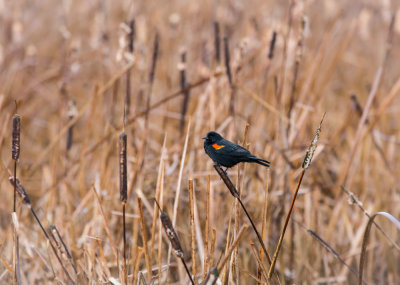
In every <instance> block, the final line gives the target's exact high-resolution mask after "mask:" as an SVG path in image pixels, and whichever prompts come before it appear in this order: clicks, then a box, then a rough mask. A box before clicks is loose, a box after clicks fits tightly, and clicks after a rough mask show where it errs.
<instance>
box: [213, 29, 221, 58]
mask: <svg viewBox="0 0 400 285" xmlns="http://www.w3.org/2000/svg"><path fill="white" fill-rule="evenodd" d="M214 45H215V47H214V48H215V61H216V62H217V64H219V62H220V60H221V52H220V50H221V48H220V46H221V44H220V35H219V23H218V22H214Z"/></svg>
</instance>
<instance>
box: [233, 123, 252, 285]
mask: <svg viewBox="0 0 400 285" xmlns="http://www.w3.org/2000/svg"><path fill="white" fill-rule="evenodd" d="M249 127H250V125H249V124H248V123H246V126H245V128H244V132H243V138H242V146H243V147H245V148H248V147H249V146H248V145H246V137H247V133H248V131H249ZM245 165H246V164H244V163H242V164H240V165H239V166H238V168H237V171H238V175H237V184H236V185H237V190H238V192H239V197H240V198H242V197H241V196H242V194H241V189H242V187H243V184H242V181H244V168H245ZM240 172H242V173H243V174H242V175H243V177H241V175H240ZM239 226H240V207H239V205H238V203H237V201H236V200H235V225H234V231H233V236H234V237H236V236H237V234H238V232H239ZM238 251H239V250H238V248H236V249H235V250H234V251H233V262H232V272H233V274H235V275H236V276H235V278H236V282H240V279H239V278H240V277H239V265H238V263H239V262H238Z"/></svg>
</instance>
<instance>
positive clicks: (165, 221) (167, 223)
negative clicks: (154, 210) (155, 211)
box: [160, 212, 184, 258]
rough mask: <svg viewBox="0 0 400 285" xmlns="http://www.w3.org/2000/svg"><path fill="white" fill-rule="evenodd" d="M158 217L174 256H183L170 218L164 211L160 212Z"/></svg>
mask: <svg viewBox="0 0 400 285" xmlns="http://www.w3.org/2000/svg"><path fill="white" fill-rule="evenodd" d="M160 219H161V223H162V225H163V227H164V230H165V232H166V234H167V236H168V239H169V241H170V242H171V245H172V248H173V249H174V251H175V254H176V256H178V257H179V258H183V256H184V253H183V249H182V246H181V243H180V242H179V238H178V235H177V234H176V232H175V229H174V226H173V225H172V221H171V219H170V218H169V216H168V214H167V213H165V212H163V213H161V215H160Z"/></svg>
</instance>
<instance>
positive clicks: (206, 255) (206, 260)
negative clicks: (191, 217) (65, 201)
mask: <svg viewBox="0 0 400 285" xmlns="http://www.w3.org/2000/svg"><path fill="white" fill-rule="evenodd" d="M210 188H211V177H210V175H207V194H206V220H205V223H204V266H203V280H204V279H205V278H206V276H207V272H208V269H209V268H211V267H210V264H209V262H210V252H209V249H208V244H209V243H208V239H209V232H210V191H211V189H210Z"/></svg>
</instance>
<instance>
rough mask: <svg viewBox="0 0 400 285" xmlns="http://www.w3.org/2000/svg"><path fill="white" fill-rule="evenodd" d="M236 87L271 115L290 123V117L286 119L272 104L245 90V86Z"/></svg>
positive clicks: (236, 85) (237, 85) (238, 85)
mask: <svg viewBox="0 0 400 285" xmlns="http://www.w3.org/2000/svg"><path fill="white" fill-rule="evenodd" d="M235 87H236V88H238V89H239V90H240V91H242V92H243V93H245V94H246V95H248V96H250V97H251V98H253V100H254V101H256V102H257V103H259V104H261V106H262V107H264V108H265V109H266V110H268V111H270V112H271V113H273V114H274V115H276V116H278V117H279V118H280V119H281V120H282V121H283V122H284V123H289V122H290V121H289V118H288V117H286V116H285V115H284V114H282V112H280V111H279V110H277V109H276V108H275V107H273V106H272V105H271V104H270V103H268V102H267V101H265V100H264V99H263V98H261V97H260V96H258V95H257V94H256V93H254V92H252V91H250V90H248V89H247V88H245V87H244V86H242V85H240V84H238V83H236V84H235Z"/></svg>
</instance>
